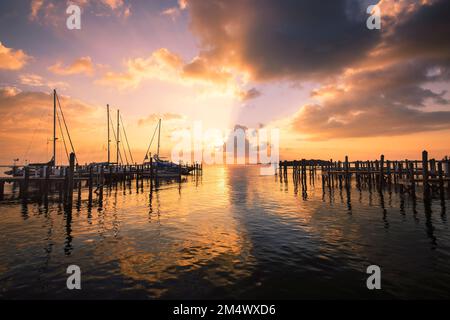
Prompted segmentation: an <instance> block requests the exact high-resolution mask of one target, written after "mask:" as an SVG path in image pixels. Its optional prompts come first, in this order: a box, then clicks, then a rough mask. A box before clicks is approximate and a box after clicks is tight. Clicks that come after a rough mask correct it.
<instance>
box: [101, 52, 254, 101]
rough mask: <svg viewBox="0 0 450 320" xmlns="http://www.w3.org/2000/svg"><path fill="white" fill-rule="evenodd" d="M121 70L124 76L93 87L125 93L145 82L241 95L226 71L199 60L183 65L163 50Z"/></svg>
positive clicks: (103, 80) (113, 76)
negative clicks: (110, 88)
mask: <svg viewBox="0 0 450 320" xmlns="http://www.w3.org/2000/svg"><path fill="white" fill-rule="evenodd" d="M125 66H126V71H125V72H112V71H110V72H106V73H105V74H104V75H103V77H102V78H101V79H99V80H98V81H97V83H98V84H101V85H106V86H113V87H116V88H118V89H121V90H125V89H134V88H137V87H138V86H139V85H141V84H142V82H143V81H145V80H149V79H156V80H161V81H167V82H171V83H175V84H179V85H183V86H202V87H204V88H205V89H204V91H205V92H210V93H211V92H230V93H231V94H232V95H237V96H238V97H240V95H241V90H240V89H239V83H238V80H237V79H236V77H235V75H234V74H233V73H231V71H230V70H228V69H227V68H224V67H221V66H217V65H209V64H208V63H207V61H205V60H204V59H202V58H200V57H195V58H194V59H192V61H190V62H185V61H183V59H182V58H181V57H180V56H179V55H177V54H175V53H172V52H170V51H169V50H168V49H166V48H161V49H158V50H156V51H154V52H153V53H152V54H151V55H150V56H149V57H147V58H133V59H129V60H127V61H126V62H125ZM252 93H253V94H254V93H255V92H252Z"/></svg>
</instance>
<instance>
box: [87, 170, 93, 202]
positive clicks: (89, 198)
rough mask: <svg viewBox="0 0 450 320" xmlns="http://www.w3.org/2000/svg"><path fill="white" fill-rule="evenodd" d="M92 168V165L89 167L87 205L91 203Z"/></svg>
mask: <svg viewBox="0 0 450 320" xmlns="http://www.w3.org/2000/svg"><path fill="white" fill-rule="evenodd" d="M92 171H93V168H92V166H90V167H89V180H88V188H89V191H88V192H89V195H88V202H89V206H91V205H92V186H93V180H94V174H93V172H92Z"/></svg>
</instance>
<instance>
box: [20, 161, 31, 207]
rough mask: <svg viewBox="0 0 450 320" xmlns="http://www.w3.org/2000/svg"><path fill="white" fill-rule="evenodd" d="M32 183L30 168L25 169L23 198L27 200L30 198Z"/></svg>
mask: <svg viewBox="0 0 450 320" xmlns="http://www.w3.org/2000/svg"><path fill="white" fill-rule="evenodd" d="M29 182H30V168H29V167H28V166H26V167H24V175H23V184H22V198H23V199H26V198H27V196H28V184H29Z"/></svg>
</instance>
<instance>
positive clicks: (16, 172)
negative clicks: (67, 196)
mask: <svg viewBox="0 0 450 320" xmlns="http://www.w3.org/2000/svg"><path fill="white" fill-rule="evenodd" d="M57 102H58V105H59V108H60V110H61V116H62V120H63V122H64V126H65V129H66V133H67V135H68V138H69V141H70V146H71V149H72V152H73V153H75V150H74V148H73V144H72V139H71V138H70V134H69V130H68V128H67V124H66V120H65V119H64V114H63V113H62V109H61V104H60V103H59V98H58V95H57V93H56V89H55V90H53V139H52V141H53V156H52V158H51V160H50V161H48V162H45V163H29V164H28V165H27V166H26V167H28V169H29V172H30V175H34V174H36V173H37V172H39V171H40V170H41V169H42V168H43V167H48V168H53V169H54V167H55V166H56V141H57V140H58V138H57V137H56V119H58V123H59V126H60V129H61V133H62V127H61V120H60V118H59V115H58V114H57V110H56V103H57ZM57 117H58V118H57ZM63 142H64V145H65V144H66V142H65V139H64V136H63ZM66 152H67V148H66ZM17 160H18V159H17ZM24 171H25V170H24V168H19V167H18V166H16V165H14V166H12V167H11V170H9V171H6V172H5V174H6V175H10V176H15V177H17V176H23V175H24ZM52 173H53V170H52V171H50V174H52Z"/></svg>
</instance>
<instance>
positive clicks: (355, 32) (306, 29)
mask: <svg viewBox="0 0 450 320" xmlns="http://www.w3.org/2000/svg"><path fill="white" fill-rule="evenodd" d="M364 3H365V1H357V0H335V1H326V2H325V3H323V2H321V1H266V0H259V1H239V0H223V1H220V0H219V1H202V0H192V1H189V9H190V14H191V20H192V23H191V28H192V30H193V32H194V33H195V34H196V35H197V36H199V38H200V40H201V46H202V52H201V57H202V58H204V59H205V60H207V61H208V63H209V64H211V63H215V64H222V65H227V66H233V67H235V68H237V69H239V70H242V71H246V72H249V73H250V74H251V76H252V78H253V79H255V80H270V79H286V78H288V79H317V78H322V77H325V76H329V75H333V74H336V73H338V72H340V71H342V70H344V69H345V68H346V67H348V66H349V65H351V64H353V63H355V62H356V61H359V60H361V59H364V58H365V57H366V56H367V54H368V52H369V51H370V50H371V49H372V48H373V47H374V46H375V45H376V44H377V41H378V39H379V37H380V32H372V31H371V30H368V29H367V28H366V24H365V21H366V19H367V14H366V8H367V5H366V6H364Z"/></svg>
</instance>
